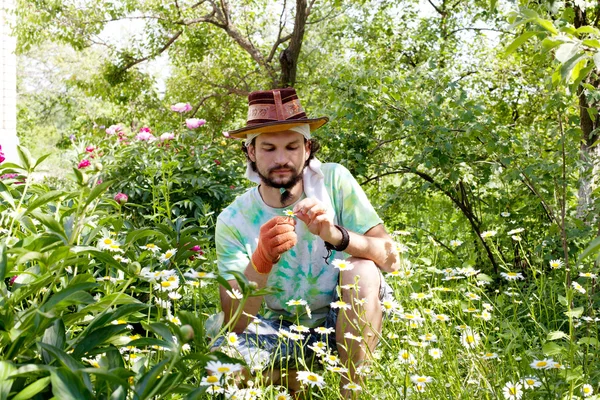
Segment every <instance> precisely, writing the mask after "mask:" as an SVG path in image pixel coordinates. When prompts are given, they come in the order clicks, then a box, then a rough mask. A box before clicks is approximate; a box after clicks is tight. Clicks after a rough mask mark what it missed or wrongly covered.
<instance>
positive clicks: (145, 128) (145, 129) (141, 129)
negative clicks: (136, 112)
mask: <svg viewBox="0 0 600 400" xmlns="http://www.w3.org/2000/svg"><path fill="white" fill-rule="evenodd" d="M140 132H146V133H151V132H152V131H151V130H150V128H148V127H147V126H143V127H141V128H140Z"/></svg>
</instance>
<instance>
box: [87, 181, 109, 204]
mask: <svg viewBox="0 0 600 400" xmlns="http://www.w3.org/2000/svg"><path fill="white" fill-rule="evenodd" d="M113 182H114V181H107V182H102V183H101V184H99V185H96V186H94V188H93V189H92V191H91V192H90V194H89V196H88V197H87V199H86V200H85V202H84V206H87V205H88V204H90V203H91V202H92V201H94V200H96V199H97V198H98V196H100V195H101V194H102V193H104V192H105V191H106V189H108V187H109V186H110V185H112V184H113Z"/></svg>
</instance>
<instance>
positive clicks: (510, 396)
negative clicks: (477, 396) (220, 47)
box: [502, 382, 523, 400]
mask: <svg viewBox="0 0 600 400" xmlns="http://www.w3.org/2000/svg"><path fill="white" fill-rule="evenodd" d="M521 388H522V386H521V384H520V383H519V382H515V383H512V382H506V385H504V387H503V388H502V394H503V395H504V398H505V399H507V400H519V399H520V398H521V397H522V396H523V390H521Z"/></svg>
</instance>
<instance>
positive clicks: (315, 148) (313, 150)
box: [242, 138, 321, 172]
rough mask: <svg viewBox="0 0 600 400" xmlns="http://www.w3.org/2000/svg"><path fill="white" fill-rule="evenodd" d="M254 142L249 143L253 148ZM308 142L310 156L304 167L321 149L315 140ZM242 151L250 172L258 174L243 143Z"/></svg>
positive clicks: (305, 140)
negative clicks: (248, 163)
mask: <svg viewBox="0 0 600 400" xmlns="http://www.w3.org/2000/svg"><path fill="white" fill-rule="evenodd" d="M255 140H256V138H254V139H252V142H250V145H251V146H254V141H255ZM306 142H307V139H306V138H304V143H306ZM308 142H309V145H310V156H308V159H307V160H306V162H305V163H304V166H305V167H306V166H308V163H309V162H310V160H312V159H313V158H315V154H317V153H318V152H319V149H320V148H321V144H320V143H319V141H318V140H317V139H315V138H312V139H310V140H308ZM242 151H243V152H244V155H245V156H246V160H248V161H249V162H250V167H251V168H252V171H254V172H258V170H257V169H256V163H255V162H254V161H252V160H251V159H250V156H249V155H248V148H247V147H246V145H245V143H242Z"/></svg>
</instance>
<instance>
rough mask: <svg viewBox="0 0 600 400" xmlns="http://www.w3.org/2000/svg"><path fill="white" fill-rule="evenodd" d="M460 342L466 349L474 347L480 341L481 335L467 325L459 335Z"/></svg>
mask: <svg viewBox="0 0 600 400" xmlns="http://www.w3.org/2000/svg"><path fill="white" fill-rule="evenodd" d="M460 342H461V343H462V345H463V346H464V347H466V348H467V349H474V348H475V347H477V346H478V345H479V342H481V336H480V335H479V333H477V332H475V331H473V329H472V328H470V327H467V328H465V330H464V331H463V332H462V334H461V335H460Z"/></svg>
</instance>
